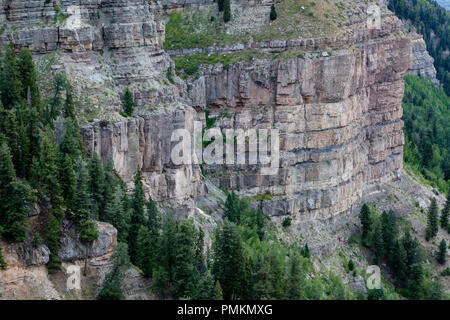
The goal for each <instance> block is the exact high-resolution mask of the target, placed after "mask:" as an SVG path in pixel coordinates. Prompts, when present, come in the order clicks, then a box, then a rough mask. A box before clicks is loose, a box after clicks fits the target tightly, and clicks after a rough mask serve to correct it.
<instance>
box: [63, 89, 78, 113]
mask: <svg viewBox="0 0 450 320" xmlns="http://www.w3.org/2000/svg"><path fill="white" fill-rule="evenodd" d="M64 117H65V118H70V119H73V120H75V121H76V117H75V103H74V101H73V88H72V86H71V85H70V84H69V83H67V85H66V100H65V101H64Z"/></svg>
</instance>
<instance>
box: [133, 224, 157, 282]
mask: <svg viewBox="0 0 450 320" xmlns="http://www.w3.org/2000/svg"><path fill="white" fill-rule="evenodd" d="M151 246H152V242H151V237H150V232H149V231H148V229H147V227H145V226H144V225H141V226H140V228H139V232H138V236H137V243H136V265H137V266H138V267H139V268H140V269H141V270H142V272H143V273H144V276H145V277H151V276H152V272H153V263H152V262H153V257H152V256H151V251H150V249H151Z"/></svg>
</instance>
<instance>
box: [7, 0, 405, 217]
mask: <svg viewBox="0 0 450 320" xmlns="http://www.w3.org/2000/svg"><path fill="white" fill-rule="evenodd" d="M258 3H259V2H258ZM253 4H255V3H250V5H253ZM261 4H266V5H267V3H261ZM193 5H198V6H199V7H198V8H201V7H202V6H203V5H204V6H208V5H209V3H208V1H205V2H204V3H203V2H201V1H192V2H186V3H184V4H183V5H181V4H180V3H178V2H176V1H162V2H158V1H144V0H82V1H70V0H61V1H52V2H50V3H48V4H46V3H45V1H44V0H42V1H24V0H3V1H2V8H3V9H2V13H1V15H0V23H4V24H5V25H6V26H7V28H5V30H4V32H3V33H2V34H1V36H0V43H1V44H2V45H6V44H8V43H13V44H14V45H15V46H16V47H17V48H19V47H23V46H25V47H28V48H30V50H31V51H32V52H33V53H34V54H35V57H36V61H38V64H40V65H44V66H45V65H50V67H49V68H48V70H49V71H48V72H49V73H56V72H65V73H66V74H67V76H68V77H69V79H70V80H71V81H72V83H73V84H74V87H75V89H76V90H77V92H78V94H79V95H80V96H81V97H82V98H81V99H80V101H79V110H78V111H79V116H80V119H81V121H82V122H83V121H84V122H83V125H82V135H83V138H84V141H85V145H86V146H87V149H88V151H89V152H97V153H99V154H100V155H101V158H102V159H103V161H104V162H106V161H108V160H109V159H112V160H113V162H114V165H115V168H116V170H117V172H118V173H119V175H120V176H121V177H122V178H123V179H124V180H125V181H126V182H127V183H129V184H130V185H131V182H132V179H133V175H134V172H135V171H136V169H137V168H138V167H140V168H141V169H142V171H143V175H144V187H145V191H146V195H147V196H151V197H152V198H154V199H155V200H157V201H159V202H161V203H167V201H169V202H170V203H173V204H176V203H178V204H179V203H182V204H183V203H188V204H189V205H190V206H193V202H192V200H195V199H199V198H201V197H204V196H206V195H208V192H209V190H208V187H207V184H206V183H205V181H204V178H203V176H202V173H201V170H200V167H199V166H198V165H174V164H173V163H172V161H171V159H170V152H171V150H172V147H173V145H174V143H173V142H171V141H170V136H171V133H172V131H173V130H174V129H177V128H186V129H188V131H189V132H192V128H193V123H194V121H195V120H201V121H203V123H205V110H208V111H209V112H210V114H211V116H216V117H217V118H218V119H217V121H216V122H215V125H217V126H220V127H222V128H243V129H249V128H276V129H279V130H280V134H281V140H280V147H281V159H280V168H279V170H278V174H276V175H273V176H264V175H261V174H260V172H259V169H258V168H255V167H252V166H230V167H226V168H223V167H220V168H219V167H214V166H204V168H203V169H204V173H205V174H206V175H207V176H208V177H209V178H211V179H212V181H213V182H214V183H216V184H217V185H220V186H222V187H224V188H227V189H232V190H236V191H238V192H239V193H240V194H242V195H249V196H252V195H258V194H261V193H266V194H267V193H270V195H271V199H270V200H267V201H265V202H264V203H263V204H262V206H263V209H264V212H265V213H266V214H267V215H270V216H274V217H276V216H282V215H292V216H293V217H296V218H298V219H308V218H310V217H313V216H314V217H319V218H322V219H328V218H332V217H336V216H340V215H345V214H348V213H349V212H351V210H352V207H353V206H354V205H355V204H357V203H358V201H359V200H360V199H361V195H362V194H363V193H364V192H365V190H367V189H368V188H370V187H371V186H374V185H378V184H380V183H383V182H386V181H389V180H391V179H392V178H393V177H395V175H396V173H397V172H398V171H399V170H400V169H401V168H402V145H403V134H402V126H403V123H402V121H401V120H400V119H401V116H402V109H401V100H402V96H403V81H402V78H403V76H404V75H405V74H406V73H407V72H408V70H409V68H410V66H411V64H412V60H413V59H412V41H411V36H410V35H408V34H405V33H404V32H403V31H402V30H401V22H400V21H399V20H398V19H397V18H395V16H393V14H392V13H389V12H386V11H383V16H382V24H381V28H377V29H375V28H370V27H368V25H367V22H366V20H365V18H364V17H363V18H362V19H360V18H358V19H357V18H356V17H355V18H352V19H349V22H348V23H346V24H343V26H342V28H345V32H341V33H339V35H336V36H331V37H319V38H302V37H301V36H299V38H298V39H292V40H287V41H286V40H273V41H270V42H249V43H237V44H234V45H232V46H228V47H220V46H215V47H210V48H203V49H187V50H178V51H173V52H168V53H167V52H165V51H164V50H163V48H162V44H163V42H164V38H165V23H164V20H163V14H164V12H165V11H167V10H168V9H170V8H172V9H177V10H178V9H181V8H184V7H189V6H193ZM213 5H214V4H213ZM248 50H252V51H254V52H257V53H264V54H271V55H273V56H272V57H270V58H258V57H256V58H254V59H253V60H252V61H240V62H236V63H232V64H230V65H228V66H227V67H226V68H225V67H224V66H223V65H221V64H216V65H210V66H204V67H202V68H201V72H200V75H199V77H197V78H188V79H187V80H186V81H183V80H182V79H180V78H178V77H176V76H175V74H174V69H175V65H174V63H173V61H172V60H171V59H170V57H169V54H170V55H172V56H184V55H189V54H193V53H199V52H208V53H213V52H219V53H224V54H239V53H240V52H245V51H248ZM300 51H301V52H302V55H301V56H300V55H297V56H295V55H294V57H290V56H289V53H290V52H294V53H295V52H300ZM279 53H284V54H285V58H278V57H277V56H276V54H279ZM49 57H52V59H53V60H50V59H49ZM47 60H49V61H47ZM43 70H44V73H45V70H46V69H43ZM170 73H171V74H170ZM168 78H173V79H171V80H170V81H169V79H168ZM127 86H128V87H130V88H131V90H132V91H133V94H134V99H135V102H136V105H137V106H136V110H135V113H134V117H132V118H124V117H122V116H120V115H119V114H118V111H120V108H121V106H120V105H121V102H120V96H121V94H122V93H123V90H124V88H125V87H127ZM223 114H228V116H220V115H223ZM87 120H88V121H87ZM191 138H193V136H192V137H191Z"/></svg>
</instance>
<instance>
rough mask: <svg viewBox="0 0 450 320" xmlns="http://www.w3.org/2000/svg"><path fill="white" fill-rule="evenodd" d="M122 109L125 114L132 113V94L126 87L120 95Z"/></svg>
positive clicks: (129, 114)
mask: <svg viewBox="0 0 450 320" xmlns="http://www.w3.org/2000/svg"><path fill="white" fill-rule="evenodd" d="M122 110H123V113H124V115H125V116H131V115H132V114H133V110H134V101H133V94H132V93H131V91H130V89H129V88H128V87H127V88H126V89H125V93H124V94H123V96H122Z"/></svg>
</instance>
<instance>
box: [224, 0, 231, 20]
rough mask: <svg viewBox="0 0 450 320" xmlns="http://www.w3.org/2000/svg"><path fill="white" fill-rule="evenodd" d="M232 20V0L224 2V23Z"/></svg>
mask: <svg viewBox="0 0 450 320" xmlns="http://www.w3.org/2000/svg"><path fill="white" fill-rule="evenodd" d="M230 20H231V5H230V0H223V21H224V22H225V23H226V22H228V21H230Z"/></svg>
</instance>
